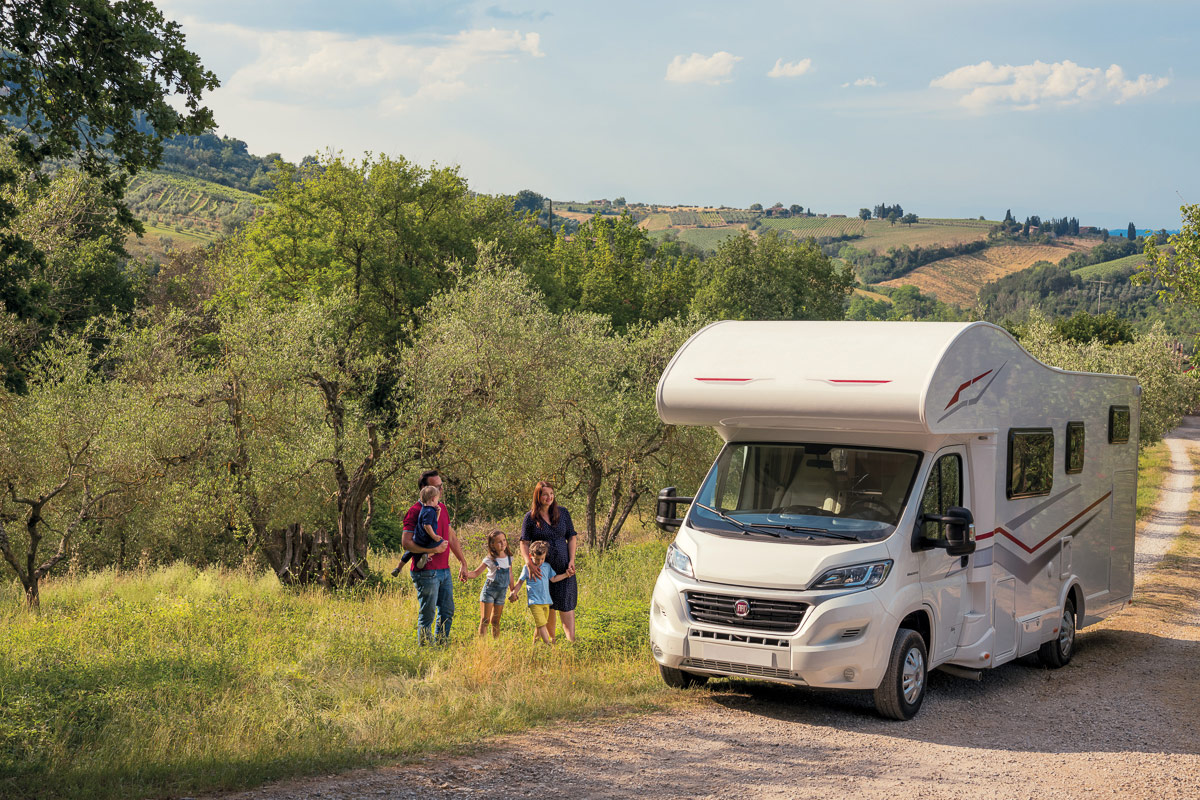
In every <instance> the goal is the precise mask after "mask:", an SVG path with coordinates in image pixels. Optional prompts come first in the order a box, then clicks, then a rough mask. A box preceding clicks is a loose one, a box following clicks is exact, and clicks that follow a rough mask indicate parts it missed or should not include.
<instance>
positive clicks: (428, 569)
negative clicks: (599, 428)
mask: <svg viewBox="0 0 1200 800" xmlns="http://www.w3.org/2000/svg"><path fill="white" fill-rule="evenodd" d="M426 486H436V487H437V488H438V489H441V488H442V476H441V475H439V474H438V471H437V470H436V469H431V470H428V471H426V472H423V473H421V478H420V480H418V481H417V491H418V492H420V490H421V489H424V488H425V487H426ZM443 501H444V497H443V498H439V500H438V527H437V534H438V537H439V538H441V539H442V542H441V544H439V545H437V546H436V547H420V546H418V545H417V544H415V543H414V542H413V533H414V532H415V531H416V529H417V517H418V515H419V514H420V513H421V503H420V501H418V502H416V503H413V504H412V507H411V508H409V509H408V513H406V514H405V515H404V538H403V539H402V543H403V545H404V549H405V550H408V551H410V552H412V553H416V554H418V555H420V554H421V553H432V554H433V555H432V557H431V558H430V559H429V562H428V563H427V564H426V565H425V567H424V569H418V568H417V562H418V560H419V559H415V558H414V559H413V562H412V563H413V566H412V573H411V574H412V582H413V585H414V586H415V587H416V589H417V641H418V642H419V643H420V644H427V643H429V642H437V643H442V642H445V641H446V640H447V639H449V638H450V623H451V622H452V621H453V620H454V579H453V578H451V577H450V553H454V557H455V558H457V559H458V563H459V568H458V579H459V580H462V581H465V580H466V579H467V560H466V558H465V557H464V556H463V552H462V546H461V545H459V543H458V535H457V534H455V532H454V529H453V528H451V527H450V512H449V511H448V510H447V509H446V504H445V502H443ZM447 550H449V551H450V552H447ZM399 574H400V567H396V569H394V570H393V571H392V575H394V576H395V575H399ZM435 612H436V614H437V628H436V632H435V629H434V625H433V620H434V613H435Z"/></svg>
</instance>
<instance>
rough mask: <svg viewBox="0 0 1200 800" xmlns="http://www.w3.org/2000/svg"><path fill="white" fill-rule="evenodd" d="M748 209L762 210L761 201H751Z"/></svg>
mask: <svg viewBox="0 0 1200 800" xmlns="http://www.w3.org/2000/svg"><path fill="white" fill-rule="evenodd" d="M750 210H751V211H762V210H763V207H762V203H751V204H750Z"/></svg>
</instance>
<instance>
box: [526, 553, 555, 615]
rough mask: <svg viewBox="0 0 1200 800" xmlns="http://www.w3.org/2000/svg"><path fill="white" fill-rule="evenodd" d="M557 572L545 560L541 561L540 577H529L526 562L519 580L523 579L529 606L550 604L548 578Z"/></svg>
mask: <svg viewBox="0 0 1200 800" xmlns="http://www.w3.org/2000/svg"><path fill="white" fill-rule="evenodd" d="M557 574H558V573H557V572H555V571H554V567H552V566H550V565H549V564H547V563H546V562H544V561H543V562H542V577H540V578H538V579H537V580H534V579H533V578H531V577H529V565H528V564H526V565H525V567H524V568H523V569H522V570H521V578H520V579H521V580H523V581H525V588H526V589H527V590H528V592H529V605H531V606H548V605H550V579H551V578H553V577H554V576H555V575H557Z"/></svg>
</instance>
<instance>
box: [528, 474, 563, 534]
mask: <svg viewBox="0 0 1200 800" xmlns="http://www.w3.org/2000/svg"><path fill="white" fill-rule="evenodd" d="M542 489H549V490H550V491H552V492H554V502H553V503H551V504H550V507H549V508H547V509H546V516H547V517H549V518H550V524H551V525H557V524H558V492H557V491H555V489H554V486H553V485H552V484H551V483H550V481H538V482H537V486H534V487H533V502H532V503H530V504H529V513H530V514H531V515H532V516H533V519H534V521H536V520H538V519H540V518H541V514H539V513H538V512H539V511H541V508H542Z"/></svg>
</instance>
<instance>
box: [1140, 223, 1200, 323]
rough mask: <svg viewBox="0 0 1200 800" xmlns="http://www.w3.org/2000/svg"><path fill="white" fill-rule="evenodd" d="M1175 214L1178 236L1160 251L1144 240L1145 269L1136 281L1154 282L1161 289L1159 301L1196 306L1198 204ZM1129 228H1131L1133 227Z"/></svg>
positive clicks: (1199, 284)
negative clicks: (1179, 221) (1178, 218)
mask: <svg viewBox="0 0 1200 800" xmlns="http://www.w3.org/2000/svg"><path fill="white" fill-rule="evenodd" d="M1179 210H1180V213H1181V215H1182V224H1181V226H1180V229H1179V233H1176V234H1173V235H1172V236H1170V237H1169V238H1168V239H1167V247H1166V248H1163V249H1160V248H1159V246H1158V244H1157V240H1156V239H1154V238H1151V239H1149V240H1147V242H1146V261H1147V267H1146V270H1145V272H1143V273H1140V274H1139V275H1138V280H1139V281H1140V282H1146V281H1150V280H1154V281H1158V282H1159V283H1160V284H1161V285H1162V289H1161V290H1160V291H1159V296H1160V297H1172V298H1178V299H1179V300H1182V301H1184V302H1185V303H1189V304H1190V305H1192V306H1200V204H1194V205H1184V206H1182V207H1181V208H1180V209H1179ZM1129 226H1130V228H1132V227H1133V223H1132V222H1131V223H1129Z"/></svg>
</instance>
